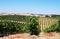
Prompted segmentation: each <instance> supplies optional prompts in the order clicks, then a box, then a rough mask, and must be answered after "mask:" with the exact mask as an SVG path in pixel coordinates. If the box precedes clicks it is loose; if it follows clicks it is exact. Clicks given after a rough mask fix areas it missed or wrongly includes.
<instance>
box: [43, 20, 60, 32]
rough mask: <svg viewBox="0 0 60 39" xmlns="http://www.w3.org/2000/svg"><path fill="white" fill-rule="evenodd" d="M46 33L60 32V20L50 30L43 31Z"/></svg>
mask: <svg viewBox="0 0 60 39" xmlns="http://www.w3.org/2000/svg"><path fill="white" fill-rule="evenodd" d="M43 31H44V32H60V20H58V21H57V22H56V23H55V24H53V25H51V26H50V27H48V28H45V29H43Z"/></svg>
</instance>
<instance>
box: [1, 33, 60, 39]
mask: <svg viewBox="0 0 60 39" xmlns="http://www.w3.org/2000/svg"><path fill="white" fill-rule="evenodd" d="M0 39H60V33H50V36H49V33H40V35H39V36H35V35H30V34H27V33H24V34H14V35H9V36H5V37H0Z"/></svg>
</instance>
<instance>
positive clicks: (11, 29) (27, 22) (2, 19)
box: [0, 15, 60, 36]
mask: <svg viewBox="0 0 60 39" xmlns="http://www.w3.org/2000/svg"><path fill="white" fill-rule="evenodd" d="M41 31H43V32H53V31H59V32H60V19H59V18H58V17H56V18H55V17H36V16H24V15H2V16H0V36H3V35H9V34H14V33H30V34H31V35H33V34H34V35H38V34H39V33H40V32H41ZM1 34H3V35H1Z"/></svg>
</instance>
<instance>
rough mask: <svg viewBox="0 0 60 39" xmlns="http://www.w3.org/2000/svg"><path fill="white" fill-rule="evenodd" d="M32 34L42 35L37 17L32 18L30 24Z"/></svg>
mask: <svg viewBox="0 0 60 39" xmlns="http://www.w3.org/2000/svg"><path fill="white" fill-rule="evenodd" d="M29 26H30V32H31V34H35V35H38V34H39V33H40V26H39V23H38V22H37V21H36V17H32V18H31V19H30V22H29Z"/></svg>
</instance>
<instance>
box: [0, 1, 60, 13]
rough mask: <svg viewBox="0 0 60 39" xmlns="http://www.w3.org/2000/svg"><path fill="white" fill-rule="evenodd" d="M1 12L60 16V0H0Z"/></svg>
mask: <svg viewBox="0 0 60 39" xmlns="http://www.w3.org/2000/svg"><path fill="white" fill-rule="evenodd" d="M0 12H11V13H35V14H37V13H38V14H60V0H0Z"/></svg>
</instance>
